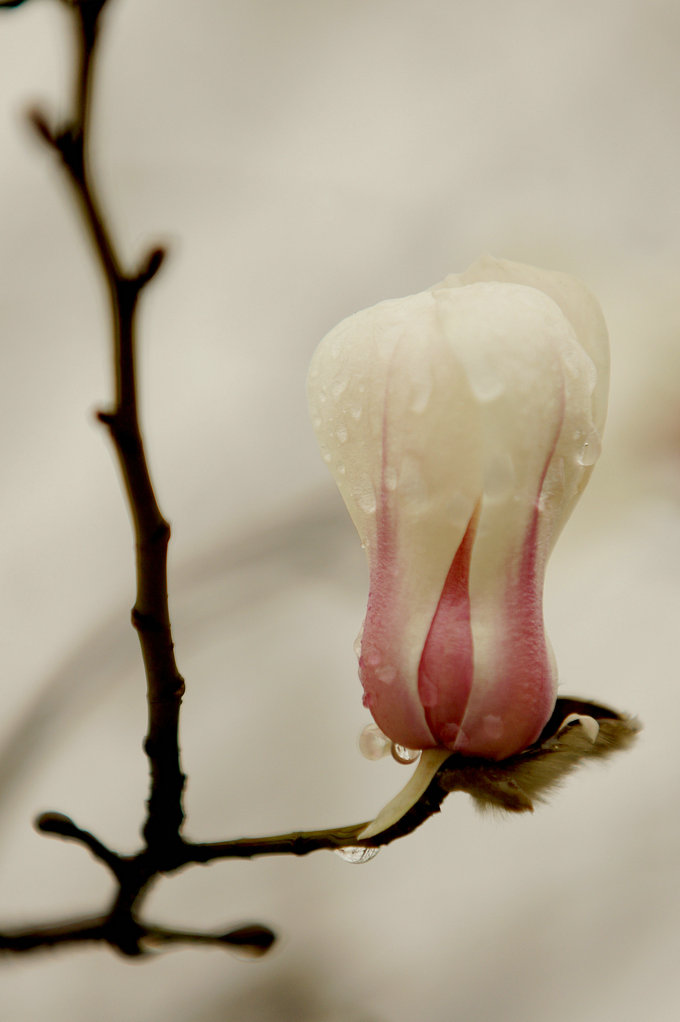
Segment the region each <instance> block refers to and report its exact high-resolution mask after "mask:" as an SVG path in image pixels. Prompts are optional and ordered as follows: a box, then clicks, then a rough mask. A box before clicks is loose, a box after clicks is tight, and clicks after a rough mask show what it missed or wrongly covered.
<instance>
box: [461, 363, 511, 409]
mask: <svg viewBox="0 0 680 1022" xmlns="http://www.w3.org/2000/svg"><path fill="white" fill-rule="evenodd" d="M468 380H469V383H470V387H471V388H472V392H473V394H474V395H475V397H476V398H477V400H478V401H483V402H488V401H496V400H497V398H499V397H500V396H501V394H502V393H503V391H504V390H505V384H504V383H503V380H502V379H500V377H499V376H498V375H497V373H496V369H495V367H494V366H490V365H483V364H480V365H471V366H468Z"/></svg>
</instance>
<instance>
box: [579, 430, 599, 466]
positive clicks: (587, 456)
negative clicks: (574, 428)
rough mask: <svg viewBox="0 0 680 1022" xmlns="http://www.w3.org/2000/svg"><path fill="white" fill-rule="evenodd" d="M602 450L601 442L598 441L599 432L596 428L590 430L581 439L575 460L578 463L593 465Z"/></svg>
mask: <svg viewBox="0 0 680 1022" xmlns="http://www.w3.org/2000/svg"><path fill="white" fill-rule="evenodd" d="M601 451H602V443H601V441H600V434H599V433H598V432H597V430H596V429H594V430H592V432H590V433H589V434H588V436H587V437H586V438H585V440H584V441H583V446H582V447H581V450H580V451H579V453H578V454H577V455H576V460H577V462H578V463H579V465H584V466H590V465H594V464H595V462H596V461H597V459H598V458H599V457H600V453H601Z"/></svg>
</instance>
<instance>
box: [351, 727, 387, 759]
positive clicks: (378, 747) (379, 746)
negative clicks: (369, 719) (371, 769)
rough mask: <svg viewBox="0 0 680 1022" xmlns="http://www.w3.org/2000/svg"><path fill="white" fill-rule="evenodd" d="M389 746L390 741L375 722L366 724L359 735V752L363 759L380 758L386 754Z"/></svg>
mask: <svg viewBox="0 0 680 1022" xmlns="http://www.w3.org/2000/svg"><path fill="white" fill-rule="evenodd" d="M391 747H392V743H391V741H390V740H389V738H388V737H387V736H386V735H384V734H383V733H382V731H381V730H380V728H379V727H378V725H377V724H367V725H366V727H365V728H364V730H363V731H362V732H361V734H360V735H359V752H360V753H361V755H362V756H363V757H364V758H365V759H370V760H377V759H382V758H383V756H387V754H388V753H389V752H390V750H391Z"/></svg>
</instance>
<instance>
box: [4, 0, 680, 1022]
mask: <svg viewBox="0 0 680 1022" xmlns="http://www.w3.org/2000/svg"><path fill="white" fill-rule="evenodd" d="M69 43H70V38H69V36H68V33H67V31H66V21H65V18H64V12H63V11H62V9H61V5H59V4H57V3H56V2H54V0H52V2H50V0H31V2H30V3H28V4H26V5H25V6H23V7H21V8H19V9H18V10H17V11H14V12H9V13H8V12H3V16H2V17H1V18H0V353H1V356H2V371H1V372H0V421H1V425H2V433H1V434H0V436H1V437H2V439H1V440H0V457H1V461H2V476H1V478H2V486H1V487H0V580H1V586H0V588H1V592H0V601H1V603H0V621H1V622H2V629H1V634H2V639H1V643H2V645H1V647H0V648H1V649H2V675H1V680H0V686H1V690H2V721H1V722H0V743H1V747H0V921H1V922H2V923H5V924H10V923H16V924H19V923H21V922H27V921H30V920H40V919H44V918H51V917H54V916H59V915H60V914H62V913H67V914H69V913H72V912H74V911H79V910H83V911H89V910H93V911H94V910H97V909H98V908H99V907H100V905H101V904H102V901H103V899H105V898H106V897H107V896H108V882H107V879H106V877H105V876H104V874H103V872H102V871H101V870H100V869H99V868H98V867H97V866H96V865H95V864H94V863H92V862H91V861H90V859H89V858H88V856H87V855H86V853H85V852H84V851H82V850H80V849H79V848H76V847H73V846H67V845H63V844H60V843H59V842H55V841H50V840H48V839H46V838H44V837H39V836H38V835H36V834H35V833H34V832H33V831H32V829H31V820H32V819H33V817H34V816H35V815H36V813H37V812H39V811H41V810H45V809H58V810H60V811H63V812H67V813H69V814H71V815H73V816H74V818H75V819H76V821H77V822H79V823H80V824H81V825H83V826H86V827H91V828H93V829H94V830H95V831H96V832H97V833H99V834H100V835H101V837H102V838H103V839H105V840H108V841H110V842H111V843H113V844H114V846H116V847H119V848H123V849H125V850H129V851H132V850H134V849H135V847H136V843H137V840H138V838H137V834H138V828H139V825H140V822H141V819H142V811H143V802H144V798H145V794H146V764H145V761H144V757H143V755H142V753H141V747H140V743H141V739H142V736H143V732H144V726H145V703H144V690H143V679H142V676H141V667H140V660H139V657H138V654H137V649H136V640H135V637H134V635H133V634H132V632H131V630H130V629H129V627H128V611H129V607H130V605H131V602H132V584H133V570H132V552H131V543H130V533H129V528H128V522H127V517H126V513H125V510H124V507H123V504H122V500H121V494H120V489H119V484H118V478H117V473H116V471H115V466H114V464H113V459H112V457H111V454H110V451H109V450H108V447H107V444H106V439H105V437H104V435H103V433H102V431H101V430H100V429H98V428H97V427H96V426H95V425H94V422H93V411H94V410H95V409H96V408H97V407H100V406H101V405H102V404H106V402H107V401H108V398H109V394H110V373H109V362H108V351H107V324H106V318H105V306H104V300H103V290H102V287H101V284H100V281H99V279H98V277H97V276H96V274H95V272H94V270H93V267H92V263H91V259H90V253H89V251H88V249H87V247H86V245H85V243H84V240H83V235H82V233H81V230H80V225H79V223H78V221H77V219H76V217H75V215H74V209H73V208H72V205H71V201H70V199H71V197H70V195H69V194H68V191H67V189H66V187H65V182H64V180H63V179H62V178H61V177H60V175H59V174H58V172H57V168H56V167H55V166H54V164H53V162H52V161H51V160H50V159H49V158H48V154H46V153H45V152H43V151H42V150H41V149H40V148H39V147H38V146H37V144H36V143H35V142H34V141H33V139H32V138H31V136H30V133H29V132H28V131H27V129H26V127H25V125H24V119H23V111H24V110H25V109H26V108H27V106H29V105H30V104H32V103H35V102H41V103H44V105H45V107H46V108H47V109H48V110H50V111H52V112H53V113H55V114H59V113H63V112H64V111H65V110H66V102H67V96H68V55H69ZM679 52H680V5H679V4H678V3H677V2H676V0H572V2H570V3H564V2H561V3H557V2H556V0H505V2H501V0H475V2H470V0H451V2H444V0H418V2H417V3H415V2H410V3H409V2H405V0H392V2H388V0H350V2H344V3H340V2H334V0H328V2H324V0H320V2H319V0H317V2H314V3H312V2H308V0H251V2H235V0H219V2H218V0H192V2H190V3H189V2H184V3H181V2H179V0H136V2H133V0H111V4H110V11H109V16H108V18H107V24H106V26H105V36H104V40H103V54H102V63H101V68H100V70H101V78H100V81H99V86H98V91H97V95H96V163H97V169H98V172H99V174H100V177H101V181H102V189H103V194H104V197H105V201H106V204H107V207H108V209H109V211H110V214H111V217H112V218H113V221H114V224H115V232H116V236H117V237H118V239H119V240H120V244H121V245H122V247H123V250H124V252H125V253H126V256H127V258H128V259H129V260H130V261H133V260H134V259H135V258H136V256H137V255H138V254H139V253H141V252H142V251H143V249H144V247H145V246H147V245H148V244H149V243H155V242H157V241H159V240H160V241H165V242H167V243H168V244H169V245H170V247H171V258H170V259H169V261H168V264H167V266H166V268H164V270H163V272H162V274H161V275H160V276H159V278H158V279H157V281H155V282H154V283H153V285H152V286H151V287H150V288H149V290H148V292H147V294H146V296H145V300H144V304H143V309H142V315H141V324H142V329H143V337H142V340H143V351H142V369H143V417H144V423H145V426H146V432H147V436H148V442H149V448H150V453H151V458H152V469H153V475H154V478H155V481H156V484H157V489H158V492H159V496H160V498H161V502H162V505H163V508H164V510H165V512H166V514H167V515H168V516H169V517H170V519H171V520H172V524H173V529H174V538H173V546H172V562H171V570H172V609H173V617H174V622H175V629H176V640H177V651H178V657H179V663H180V667H181V669H182V670H183V672H184V674H185V676H186V678H187V697H186V701H185V710H184V715H183V723H182V744H183V752H184V764H185V767H186V769H187V771H188V773H189V775H190V782H189V787H188V791H187V808H188V811H189V823H188V828H187V830H188V833H189V834H190V835H191V836H193V837H195V838H197V839H206V840H207V839H218V838H222V837H227V836H232V835H233V836H239V835H247V834H257V833H271V832H276V831H277V830H289V829H292V828H296V827H299V828H304V827H321V826H326V825H328V826H330V825H339V824H344V823H349V822H354V821H357V820H359V819H363V818H367V817H370V816H371V815H372V814H374V813H375V812H376V811H377V809H378V808H379V807H380V806H381V805H382V804H383V803H384V802H385V801H387V800H388V799H389V798H390V797H391V795H392V794H393V793H394V792H395V791H396V790H397V789H398V788H399V787H401V785H402V784H403V783H404V782H405V778H406V777H407V776H408V773H407V771H408V768H405V767H399V766H397V765H396V764H392V763H388V762H380V763H377V764H376V763H368V762H365V761H364V760H362V758H361V757H360V755H359V753H358V750H357V745H356V741H357V736H358V734H359V732H360V730H361V728H362V726H363V725H364V724H365V723H366V722H367V719H368V718H367V715H366V712H365V711H364V710H363V709H362V707H361V700H360V688H359V683H358V681H357V678H356V665H355V660H354V656H353V653H352V641H353V639H354V636H355V634H356V631H357V629H358V626H359V624H360V622H361V619H362V617H363V611H364V599H365V584H366V578H365V568H364V564H363V558H362V554H361V551H360V549H359V544H358V541H357V540H356V538H355V536H354V534H353V531H352V528H351V526H350V524H349V521H348V519H347V518H346V515H345V512H344V508H343V507H342V505H341V502H340V499H339V497H338V496H337V495H336V493H335V491H334V488H333V484H332V482H331V480H330V478H329V477H328V476H327V473H326V470H325V467H324V465H323V463H322V461H321V459H320V457H319V455H318V452H317V450H316V447H315V442H314V439H313V436H312V431H311V427H310V426H309V424H308V421H307V412H306V404H305V398H304V379H305V373H306V366H307V363H308V361H309V358H310V355H311V352H312V350H313V348H314V346H315V344H316V342H317V340H318V339H319V338H320V337H321V336H322V335H323V334H324V333H325V332H326V331H327V330H328V329H330V328H331V327H332V326H333V325H334V324H335V323H336V322H337V321H338V320H340V319H341V318H342V317H344V316H345V315H347V314H349V313H351V312H353V311H355V310H356V309H358V308H361V307H363V306H366V305H370V304H373V303H374V302H376V301H378V300H380V299H382V298H385V297H389V296H399V295H403V294H408V293H410V292H413V291H417V290H421V289H423V288H424V287H427V286H428V285H430V284H432V283H434V282H435V281H436V280H439V279H441V278H442V277H443V276H444V275H445V274H446V273H448V272H451V271H457V270H462V269H464V268H465V267H466V266H467V265H468V264H469V263H470V262H472V261H473V260H474V259H475V258H476V257H477V256H478V255H480V254H481V253H483V252H485V251H490V252H492V253H493V254H495V255H499V256H506V257H508V258H512V259H519V260H524V261H527V262H532V263H538V264H543V265H545V266H548V267H551V268H556V269H562V270H567V271H570V272H572V273H576V274H578V275H579V276H581V277H583V278H584V279H585V280H586V281H587V282H588V284H589V285H590V286H591V288H592V289H593V290H594V291H595V293H596V294H597V295H598V296H599V298H600V300H601V302H602V305H603V308H604V311H605V314H606V317H607V320H608V323H609V326H610V331H611V335H612V351H613V380H612V397H611V413H610V422H609V426H608V432H607V435H606V438H605V440H606V442H605V447H604V453H603V455H602V458H601V461H600V465H599V467H598V469H597V471H596V473H595V475H594V478H593V481H592V483H591V486H590V488H589V490H588V492H587V493H586V495H585V497H584V499H583V501H582V505H581V507H579V509H578V510H577V512H576V514H575V516H574V519H573V521H572V523H571V524H570V525H569V526H568V528H567V530H566V532H565V534H564V536H563V537H562V539H561V541H560V544H558V548H557V551H556V553H555V555H554V558H553V563H552V565H551V569H550V571H549V577H548V584H547V593H546V617H547V622H548V628H549V632H550V635H551V638H552V640H553V644H554V646H555V650H556V653H557V657H558V662H559V664H560V670H561V685H562V691H563V692H565V693H572V694H578V695H583V696H586V697H590V698H593V699H599V700H601V701H605V702H610V703H611V704H613V705H615V706H617V707H620V708H622V709H626V710H629V711H632V712H635V713H637V714H638V715H639V716H640V717H641V718H642V720H643V721H644V724H645V731H644V733H643V735H642V738H641V740H640V742H639V744H638V746H637V747H636V749H635V750H634V751H633V752H632V753H630V754H629V755H627V756H625V757H621V758H620V759H618V760H613V761H612V762H611V763H610V764H609V765H607V766H594V767H591V768H589V769H586V770H583V771H582V772H581V773H580V774H578V775H576V776H574V777H573V778H572V779H571V780H570V781H569V782H568V784H567V785H566V786H565V788H564V789H563V790H562V791H561V792H560V793H559V794H558V795H557V796H556V797H555V798H554V799H553V800H552V803H551V804H550V805H549V806H547V807H544V808H542V809H541V810H540V811H538V812H537V813H535V814H534V815H533V816H532V817H530V818H518V819H508V820H501V819H497V818H494V817H492V816H485V817H481V816H479V815H477V814H475V812H474V811H473V810H472V808H471V806H470V805H469V804H468V802H467V801H466V800H465V798H464V797H462V796H460V797H452V798H451V799H449V801H448V803H447V804H446V806H445V811H444V812H443V813H442V815H441V816H440V817H439V818H438V819H435V820H432V821H430V822H429V824H428V825H427V826H426V827H424V828H422V829H421V830H420V831H419V832H418V833H417V834H415V835H414V836H413V837H411V838H410V839H409V840H406V841H403V842H398V843H396V844H395V845H393V846H391V847H389V848H388V849H386V850H384V851H383V852H382V853H381V854H380V855H379V856H378V857H377V858H376V859H375V860H374V861H373V862H371V863H369V864H367V865H364V866H361V867H356V866H352V865H349V864H347V863H345V862H342V861H341V860H340V859H338V858H337V857H335V856H333V855H329V854H325V853H319V854H317V855H316V856H312V857H310V858H309V859H307V860H300V861H295V860H292V859H291V860H283V859H282V860H279V861H274V860H270V861H268V860H260V861H256V862H253V863H231V864H218V865H213V866H211V867H208V868H204V869H198V868H197V869H193V870H189V871H187V872H185V873H184V874H183V875H181V876H179V877H175V878H172V879H169V880H166V881H164V882H163V883H162V884H160V885H159V886H158V888H157V889H156V890H155V891H154V893H153V895H152V897H151V898H150V900H149V903H148V910H149V913H153V915H154V917H155V918H157V919H158V920H159V921H163V922H166V923H168V924H177V925H186V926H196V927H202V926H206V927H213V926H214V927H218V926H221V925H224V926H227V925H230V924H232V923H234V924H235V923H238V922H240V921H248V920H259V921H262V922H266V923H269V924H270V925H272V926H273V927H274V928H275V929H277V931H278V932H279V933H280V935H281V940H280V944H279V945H278V946H277V949H276V950H275V951H274V952H273V953H272V954H271V955H270V956H269V957H267V958H266V959H264V960H263V961H261V962H259V963H257V964H254V965H247V964H244V963H242V962H239V961H236V960H235V959H232V958H231V957H228V956H226V955H225V954H223V953H222V952H220V951H217V950H202V951H200V950H199V951H193V950H186V951H176V952H173V953H172V954H168V955H163V956H159V957H158V958H157V959H155V960H153V961H150V962H146V963H141V964H134V965H131V964H129V963H128V962H125V961H123V960H120V959H117V958H115V957H113V956H112V955H110V954H107V953H106V952H105V951H104V950H99V949H92V950H80V951H77V952H66V953H60V954H59V953H55V954H48V955H43V956H35V957H30V958H29V957H26V958H22V959H20V960H16V961H13V962H8V961H4V962H0V973H1V975H0V983H1V993H0V1001H1V1004H2V1009H1V1014H2V1018H3V1019H7V1020H8V1022H9V1020H11V1022H33V1020H38V1019H50V1020H51V1022H61V1020H67V1019H68V1020H69V1022H91V1020H92V1019H94V1018H96V1019H97V1020H98V1022H118V1020H122V1019H125V1020H126V1022H128V1020H129V1022H153V1020H157V1019H163V1020H167V1022H173V1020H178V1022H179V1020H192V1022H193V1020H195V1022H218V1020H226V1019H228V1020H229V1022H411V1020H414V1019H423V1020H425V1022H489V1020H499V1022H539V1020H541V1022H544V1020H549V1022H571V1020H573V1019H574V1018H579V1020H580V1022H608V1020H610V1019H616V1020H617V1022H633V1020H635V1022H638V1020H639V1019H643V1018H644V1019H646V1020H649V1022H674V1020H676V1019H677V1017H678V1013H679V1012H680V975H679V974H678V966H677V963H678V959H679V956H680V884H679V883H678V881H679V879H680V753H679V751H678V737H677V735H678V730H677V729H678V717H679V715H680V690H679V686H678V666H677V665H678V616H679V612H680V597H679V595H678V585H677V579H678V572H679V569H680V530H679V529H678V505H679V502H680V483H679V481H678V479H679V477H678V469H679V468H680V464H679V463H680V343H679V342H680V335H679V331H680V312H679V311H678V300H677V296H678V284H677V280H678V271H679V270H680V202H679V201H678V180H680V132H679V131H678V120H679V117H678V107H679V100H680V60H679V59H678V54H679Z"/></svg>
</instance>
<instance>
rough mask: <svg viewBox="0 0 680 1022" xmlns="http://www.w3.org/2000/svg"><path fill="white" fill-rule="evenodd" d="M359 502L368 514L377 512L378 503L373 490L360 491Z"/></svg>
mask: <svg viewBox="0 0 680 1022" xmlns="http://www.w3.org/2000/svg"><path fill="white" fill-rule="evenodd" d="M357 504H358V505H359V507H360V508H361V510H362V511H364V512H365V513H366V514H367V515H372V514H375V509H376V507H377V506H378V505H377V503H376V499H375V493H374V492H373V490H364V491H363V492H362V493H360V494H359V496H358V497H357Z"/></svg>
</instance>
